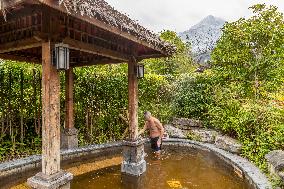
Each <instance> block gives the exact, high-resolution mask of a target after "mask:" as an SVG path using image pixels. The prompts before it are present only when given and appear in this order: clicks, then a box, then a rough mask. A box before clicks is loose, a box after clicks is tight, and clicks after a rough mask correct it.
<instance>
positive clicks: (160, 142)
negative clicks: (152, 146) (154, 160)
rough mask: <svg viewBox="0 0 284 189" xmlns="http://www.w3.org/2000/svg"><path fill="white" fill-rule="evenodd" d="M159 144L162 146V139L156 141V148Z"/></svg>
mask: <svg viewBox="0 0 284 189" xmlns="http://www.w3.org/2000/svg"><path fill="white" fill-rule="evenodd" d="M161 144H162V139H161V138H159V140H158V141H157V145H158V147H161Z"/></svg>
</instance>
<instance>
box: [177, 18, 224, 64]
mask: <svg viewBox="0 0 284 189" xmlns="http://www.w3.org/2000/svg"><path fill="white" fill-rule="evenodd" d="M224 24H225V20H223V19H221V18H218V17H215V16H213V15H209V16H207V17H205V18H203V19H202V20H201V21H200V22H199V23H197V24H196V25H194V26H192V27H191V28H190V29H189V30H187V31H184V32H182V33H180V37H181V39H182V40H183V41H189V42H190V43H191V45H192V52H193V54H194V56H195V59H196V61H197V62H204V61H206V60H208V59H210V54H211V51H212V49H214V47H215V45H216V43H217V41H218V39H219V38H220V36H221V34H222V31H221V29H222V27H223V26H224Z"/></svg>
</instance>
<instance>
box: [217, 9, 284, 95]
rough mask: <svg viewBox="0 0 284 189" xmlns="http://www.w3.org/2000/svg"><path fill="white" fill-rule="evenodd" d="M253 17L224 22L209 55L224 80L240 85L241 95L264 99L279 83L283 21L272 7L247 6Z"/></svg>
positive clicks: (283, 64)
mask: <svg viewBox="0 0 284 189" xmlns="http://www.w3.org/2000/svg"><path fill="white" fill-rule="evenodd" d="M250 9H251V10H252V11H253V13H254V16H253V17H251V18H249V19H244V18H241V19H239V20H238V21H236V22H232V23H227V24H226V25H225V26H224V28H223V35H222V37H221V39H220V40H219V42H218V45H217V47H216V48H215V50H214V51H213V53H212V59H213V66H214V68H215V69H216V71H217V72H218V74H220V73H222V75H221V74H220V76H222V79H223V80H224V81H232V82H241V83H242V84H243V85H244V86H245V89H246V93H245V95H250V94H252V93H253V94H254V95H255V98H259V97H260V96H264V97H265V96H267V91H274V90H276V89H277V86H278V87H279V86H280V85H282V83H283V75H284V69H283V68H284V19H283V14H282V13H280V12H279V11H278V10H277V7H275V6H266V5H265V4H257V5H255V6H252V7H250Z"/></svg>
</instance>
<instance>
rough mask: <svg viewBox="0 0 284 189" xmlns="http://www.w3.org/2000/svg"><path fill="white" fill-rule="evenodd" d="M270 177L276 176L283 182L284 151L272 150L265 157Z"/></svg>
mask: <svg viewBox="0 0 284 189" xmlns="http://www.w3.org/2000/svg"><path fill="white" fill-rule="evenodd" d="M265 159H266V160H267V162H268V167H269V172H270V174H271V175H278V176H279V177H280V178H281V179H282V180H283V181H284V151H282V150H274V151H271V152H269V153H268V154H266V155H265Z"/></svg>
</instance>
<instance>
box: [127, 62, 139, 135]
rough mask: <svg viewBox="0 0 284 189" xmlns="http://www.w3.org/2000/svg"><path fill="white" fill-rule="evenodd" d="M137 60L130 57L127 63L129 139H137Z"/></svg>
mask: <svg viewBox="0 0 284 189" xmlns="http://www.w3.org/2000/svg"><path fill="white" fill-rule="evenodd" d="M136 68H137V62H136V60H135V59H132V60H131V61H129V63H128V108H129V132H130V139H131V140H132V141H135V140H137V139H138V114H137V111H138V79H137V76H136V72H137V71H136Z"/></svg>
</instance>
